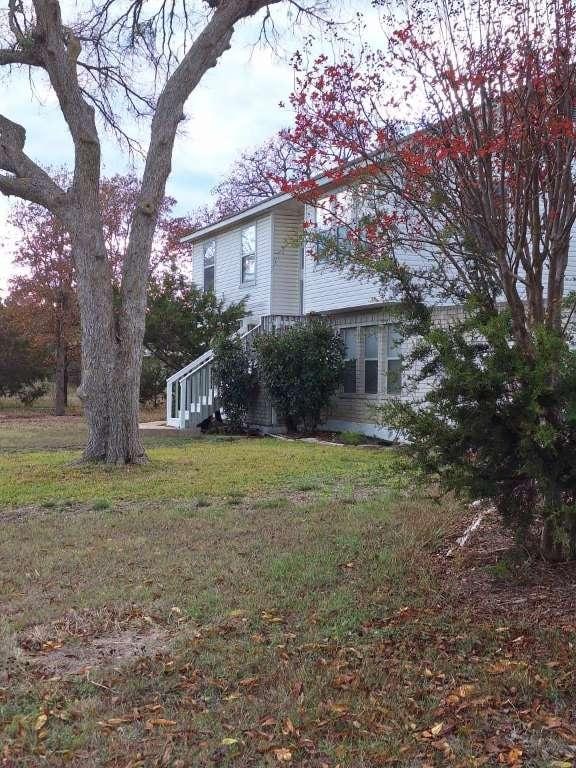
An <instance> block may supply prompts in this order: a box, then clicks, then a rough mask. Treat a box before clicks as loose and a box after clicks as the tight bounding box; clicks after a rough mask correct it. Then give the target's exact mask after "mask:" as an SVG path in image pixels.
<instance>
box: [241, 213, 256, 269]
mask: <svg viewBox="0 0 576 768" xmlns="http://www.w3.org/2000/svg"><path fill="white" fill-rule="evenodd" d="M255 280H256V227H255V225H254V224H252V226H250V227H245V228H244V229H243V230H242V282H243V283H253V282H254V281H255Z"/></svg>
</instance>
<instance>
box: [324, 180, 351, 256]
mask: <svg viewBox="0 0 576 768" xmlns="http://www.w3.org/2000/svg"><path fill="white" fill-rule="evenodd" d="M354 221H355V209H354V199H353V196H352V193H351V191H350V190H343V191H341V192H335V193H334V194H331V195H327V196H326V197H322V198H320V199H319V200H318V202H317V205H316V232H317V235H318V241H317V244H318V249H317V257H318V259H325V258H328V257H329V255H331V254H339V253H343V252H346V251H349V250H350V240H349V238H348V233H349V228H350V226H353V225H354Z"/></svg>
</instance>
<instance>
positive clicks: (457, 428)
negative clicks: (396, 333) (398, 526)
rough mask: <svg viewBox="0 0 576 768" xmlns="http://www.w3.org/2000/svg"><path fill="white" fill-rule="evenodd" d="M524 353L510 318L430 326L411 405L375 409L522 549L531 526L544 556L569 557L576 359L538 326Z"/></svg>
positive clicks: (573, 526)
mask: <svg viewBox="0 0 576 768" xmlns="http://www.w3.org/2000/svg"><path fill="white" fill-rule="evenodd" d="M532 341H533V349H534V354H533V355H532V356H528V355H527V354H526V352H525V351H524V350H522V349H520V347H519V345H518V344H516V343H515V342H514V340H513V334H512V328H511V320H510V316H509V314H508V313H505V312H503V313H500V314H498V313H485V314H483V313H481V312H472V313H471V314H469V315H468V316H467V317H466V318H465V319H464V320H462V321H461V322H458V323H454V324H453V325H452V326H450V327H448V328H438V327H430V328H429V330H428V332H427V333H425V334H424V336H423V338H422V339H421V341H420V343H419V344H418V346H417V349H416V352H415V354H414V358H415V359H417V360H418V361H419V366H420V373H419V374H418V376H417V377H416V378H417V379H418V380H419V381H427V383H428V384H431V389H430V390H429V392H428V394H427V395H426V396H425V397H424V399H423V400H420V401H419V402H406V401H404V402H402V401H396V402H394V403H390V404H388V405H386V406H384V407H383V409H381V418H382V421H383V423H386V424H388V425H390V426H392V427H395V428H397V429H399V430H400V431H401V432H402V433H403V434H404V436H405V437H407V438H408V440H409V445H408V446H407V450H408V451H409V452H410V453H411V454H412V456H413V458H414V459H415V461H416V463H417V465H418V467H419V468H420V469H421V470H422V471H423V472H424V473H426V474H427V475H430V474H431V475H432V476H433V478H435V479H437V480H438V481H439V482H440V484H441V485H442V486H443V487H444V489H446V490H449V491H456V492H457V493H460V494H464V495H465V496H466V497H468V498H469V499H478V498H490V499H492V500H493V501H494V503H495V504H496V506H497V508H498V510H499V511H500V513H501V514H502V515H503V518H504V520H505V522H506V523H508V525H510V526H511V527H512V528H513V529H514V530H515V532H516V534H517V537H518V539H519V541H520V542H521V543H522V544H523V545H525V546H528V545H529V544H530V541H531V540H532V536H531V534H532V532H533V530H534V526H535V524H536V525H538V526H539V528H540V535H541V551H542V554H544V555H545V556H546V557H548V558H551V559H565V558H566V557H574V556H576V462H575V461H574V456H576V352H575V351H574V350H572V349H570V347H569V345H568V343H567V341H566V339H564V338H563V337H562V336H560V334H557V333H556V332H554V331H552V330H550V329H547V328H544V327H539V328H537V330H536V331H535V333H534V338H533V340H532Z"/></svg>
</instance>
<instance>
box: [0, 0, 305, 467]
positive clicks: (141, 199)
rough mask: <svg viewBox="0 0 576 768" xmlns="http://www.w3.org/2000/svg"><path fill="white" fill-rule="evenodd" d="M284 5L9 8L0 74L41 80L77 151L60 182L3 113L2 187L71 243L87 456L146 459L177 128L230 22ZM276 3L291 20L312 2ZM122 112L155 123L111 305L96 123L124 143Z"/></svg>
mask: <svg viewBox="0 0 576 768" xmlns="http://www.w3.org/2000/svg"><path fill="white" fill-rule="evenodd" d="M280 1H281V0H206V1H205V2H200V0H197V2H192V0H190V1H189V2H187V1H186V0H182V1H181V4H180V5H178V4H175V3H167V2H164V1H162V2H160V4H148V3H145V2H144V0H137V2H135V3H131V4H129V5H128V6H125V5H123V4H118V3H114V2H111V0H100V1H99V2H97V3H95V4H87V5H86V6H84V7H82V8H81V9H80V11H79V12H78V16H77V17H76V18H66V19H65V18H64V17H63V9H62V7H61V5H60V3H59V2H58V0H32V2H31V3H30V4H24V3H19V2H13V0H5V2H6V10H5V12H4V17H3V25H2V28H1V32H0V35H1V36H0V66H2V67H3V68H4V69H5V72H7V76H8V78H10V77H11V73H12V72H13V70H14V69H15V68H16V69H20V68H24V69H28V70H31V71H32V72H34V71H38V70H39V71H41V72H43V73H45V74H46V75H47V77H48V80H49V83H50V86H51V89H52V91H53V93H54V94H55V96H56V99H57V101H58V105H59V108H60V111H61V113H62V116H63V117H64V120H65V122H66V124H67V127H68V130H69V132H70V135H71V137H72V141H73V145H74V169H73V174H72V181H71V183H70V185H69V186H66V185H62V184H60V183H58V180H57V179H55V178H53V177H52V176H51V175H50V174H49V173H48V172H47V171H46V170H45V169H43V168H41V167H40V166H39V165H38V163H36V162H34V161H33V160H32V158H31V157H30V156H29V155H28V154H27V153H26V151H25V142H26V131H25V128H24V126H22V125H19V124H18V123H16V122H14V121H13V120H11V119H9V118H8V117H7V116H6V115H4V114H0V170H1V171H3V173H0V191H1V192H2V193H3V194H5V195H14V196H16V197H20V198H21V199H24V200H28V201H30V202H33V203H36V204H38V205H40V206H42V207H44V208H47V209H48V210H49V211H50V212H51V213H52V214H54V215H55V216H56V217H58V219H59V220H60V221H61V222H62V223H63V225H64V227H65V228H66V230H67V232H68V233H69V235H70V241H71V249H72V255H73V259H74V264H75V268H76V279H77V286H78V301H79V307H80V317H81V324H82V386H81V387H80V394H81V397H82V399H83V401H84V406H85V414H86V418H87V421H88V427H89V432H88V440H87V444H86V447H85V449H84V458H85V459H86V460H93V461H102V460H104V461H107V462H110V463H124V462H143V461H145V460H146V456H145V452H144V448H143V445H142V442H141V439H140V435H139V430H138V394H139V379H140V371H141V361H142V340H143V335H144V320H145V310H146V283H147V279H148V268H149V262H150V257H151V250H152V243H153V238H154V232H155V229H156V225H157V221H158V216H159V212H160V206H161V204H162V201H163V199H164V194H165V187H166V181H167V179H168V176H169V174H170V169H171V159H172V152H173V148H174V141H175V138H176V132H177V129H178V126H179V125H180V123H181V121H182V119H183V112H184V107H185V104H186V101H187V100H188V98H189V96H190V95H191V94H192V92H193V91H194V89H195V88H196V87H197V85H198V83H199V82H200V81H201V80H202V78H203V76H204V74H205V73H206V72H207V71H208V70H209V69H210V68H211V67H214V66H215V65H216V64H217V62H218V60H219V58H220V57H221V55H222V54H223V53H224V52H225V51H226V49H227V48H229V47H230V44H231V39H232V34H233V32H234V28H235V26H236V24H237V23H238V22H240V21H241V20H242V19H246V18H248V17H250V16H253V15H254V14H256V13H257V12H258V11H260V10H262V9H264V8H267V7H269V6H272V5H275V4H276V3H279V2H280ZM284 2H285V4H286V5H291V6H292V7H294V8H296V9H298V11H299V12H304V11H306V10H310V9H312V8H313V6H314V4H315V3H314V2H313V1H312V0H299V2H296V0H284ZM71 8H72V6H70V10H71ZM70 10H69V9H67V12H66V15H67V16H69V13H70ZM145 63H148V64H150V65H151V66H153V67H154V68H155V77H150V78H148V77H145V76H143V73H142V66H143V64H145ZM146 82H151V83H153V84H157V85H158V91H157V92H156V93H154V92H151V91H146V90H144V91H143V90H142V83H146ZM118 105H120V108H121V109H124V108H126V107H128V108H131V109H132V110H133V111H135V112H136V113H138V114H139V115H141V116H144V115H146V116H148V117H151V121H150V141H149V145H148V149H147V152H146V159H145V164H144V170H143V174H142V178H141V181H140V184H139V188H138V197H137V204H136V206H135V210H134V214H133V216H132V219H131V222H130V232H129V237H128V242H127V244H126V250H125V253H124V254H123V259H122V275H121V284H120V291H119V296H118V298H117V299H115V296H114V286H113V275H112V268H111V264H110V261H109V260H108V258H107V254H106V242H105V231H104V223H103V219H102V211H101V207H100V204H99V193H100V180H101V145H100V135H99V125H98V119H97V116H98V117H99V118H102V119H103V120H104V121H105V123H106V124H107V125H108V126H109V127H111V128H112V130H114V131H115V132H116V133H117V134H119V135H123V136H124V137H125V138H127V135H126V132H125V130H124V128H123V119H122V115H121V114H119V112H118V111H117V107H118ZM53 140H56V138H55V137H53Z"/></svg>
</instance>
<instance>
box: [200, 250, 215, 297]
mask: <svg viewBox="0 0 576 768" xmlns="http://www.w3.org/2000/svg"><path fill="white" fill-rule="evenodd" d="M202 253H203V266H204V290H205V291H213V290H214V260H215V256H216V240H208V241H207V242H206V243H204V246H203V249H202Z"/></svg>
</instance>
